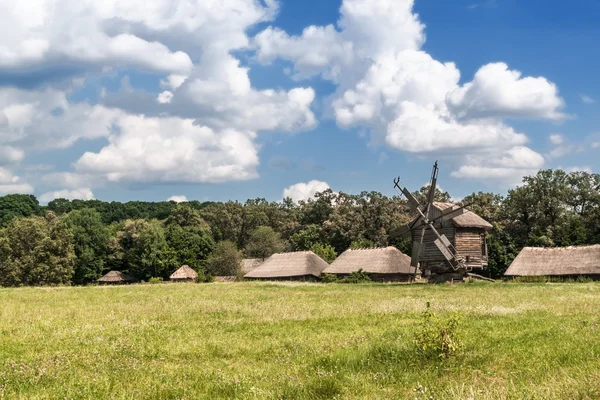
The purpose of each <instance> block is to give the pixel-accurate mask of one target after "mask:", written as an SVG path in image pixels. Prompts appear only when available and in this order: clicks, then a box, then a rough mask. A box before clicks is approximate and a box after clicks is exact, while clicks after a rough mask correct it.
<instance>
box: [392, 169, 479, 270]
mask: <svg viewBox="0 0 600 400" xmlns="http://www.w3.org/2000/svg"><path fill="white" fill-rule="evenodd" d="M438 172H439V169H438V163H437V161H436V162H435V164H433V171H432V173H431V181H430V183H429V192H428V193H427V197H426V198H425V204H420V203H419V202H418V201H417V199H416V198H415V197H414V196H413V195H412V193H411V192H410V191H409V190H408V189H407V188H406V187H404V186H401V182H400V178H396V179H394V188H395V189H396V190H398V191H400V193H401V194H402V195H404V197H406V199H407V201H408V206H409V207H410V211H411V213H412V214H416V215H417V218H415V219H414V220H413V221H411V222H410V223H408V224H405V225H403V226H400V227H398V228H395V229H393V230H392V231H391V232H390V237H391V238H397V237H407V236H411V237H412V238H413V250H412V257H411V267H413V268H415V275H416V273H417V272H416V271H417V267H418V266H419V263H421V267H423V263H422V262H423V261H424V259H423V258H424V257H423V255H424V249H425V243H424V240H425V238H426V233H427V231H431V232H432V233H433V237H432V238H433V244H434V245H435V248H437V250H438V251H439V253H440V255H441V257H438V258H439V259H441V260H442V262H441V263H437V264H436V265H435V267H434V268H429V269H430V270H431V272H433V273H435V274H436V275H442V276H444V275H447V276H450V277H455V278H456V277H460V276H462V275H465V274H466V273H467V271H468V270H469V269H470V268H469V267H468V266H467V265H466V263H465V258H464V257H462V256H461V255H460V254H459V253H458V251H457V250H456V248H455V247H454V245H453V244H452V242H451V241H450V240H449V239H448V237H447V236H446V235H445V234H443V233H441V234H440V232H439V231H438V229H437V228H436V224H437V225H438V226H440V225H441V224H442V223H444V222H446V221H449V220H451V219H453V218H455V217H457V216H459V215H461V214H463V213H464V212H465V210H464V206H462V207H457V206H452V207H448V208H446V209H444V210H442V211H441V212H440V211H439V209H438V208H437V207H435V206H434V196H435V191H436V186H437V178H438ZM434 208H435V209H436V213H435V214H437V215H434V212H433V210H434ZM428 236H429V237H431V235H428ZM436 256H437V255H436ZM444 260H445V261H444ZM439 280H444V279H439Z"/></svg>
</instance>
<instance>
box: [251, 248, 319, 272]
mask: <svg viewBox="0 0 600 400" xmlns="http://www.w3.org/2000/svg"><path fill="white" fill-rule="evenodd" d="M328 265H329V264H327V262H325V261H324V260H323V259H322V258H321V257H319V256H318V255H316V254H315V253H313V252H312V251H299V252H295V253H277V254H273V255H272V256H271V257H269V258H267V259H266V260H265V262H264V263H262V264H261V265H260V266H258V267H256V268H255V269H253V270H252V271H250V272H249V273H247V274H246V275H245V276H244V277H245V278H250V279H252V278H288V277H290V278H291V277H296V276H307V275H314V276H317V277H318V276H320V275H321V272H323V270H324V269H325V268H327V266H328Z"/></svg>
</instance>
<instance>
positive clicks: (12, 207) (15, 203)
mask: <svg viewBox="0 0 600 400" xmlns="http://www.w3.org/2000/svg"><path fill="white" fill-rule="evenodd" d="M41 213H42V209H41V207H40V204H39V202H38V200H37V199H36V198H35V196H33V195H31V194H8V195H6V196H2V197H0V226H7V225H8V224H9V223H10V222H11V221H12V220H13V219H15V218H21V217H30V216H32V215H41Z"/></svg>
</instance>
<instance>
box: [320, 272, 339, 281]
mask: <svg viewBox="0 0 600 400" xmlns="http://www.w3.org/2000/svg"><path fill="white" fill-rule="evenodd" d="M321 282H323V283H336V282H339V279H338V277H337V276H335V275H334V274H323V275H321Z"/></svg>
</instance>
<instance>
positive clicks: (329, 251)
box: [310, 243, 337, 264]
mask: <svg viewBox="0 0 600 400" xmlns="http://www.w3.org/2000/svg"><path fill="white" fill-rule="evenodd" d="M310 251H312V252H313V253H315V254H316V255H318V256H319V257H321V258H322V259H323V260H325V261H327V262H328V263H329V264H331V263H332V262H333V261H334V260H335V258H336V257H337V253H336V252H335V249H334V248H333V246H331V245H328V244H322V243H316V244H314V245H313V246H312V247H311V248H310Z"/></svg>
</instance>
